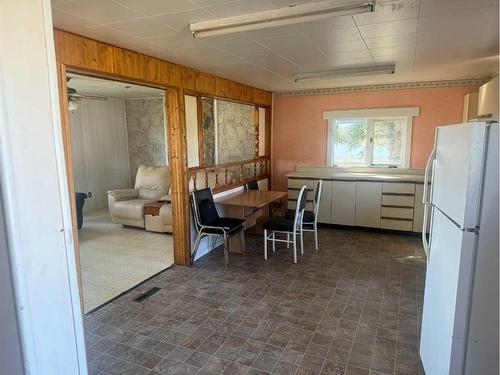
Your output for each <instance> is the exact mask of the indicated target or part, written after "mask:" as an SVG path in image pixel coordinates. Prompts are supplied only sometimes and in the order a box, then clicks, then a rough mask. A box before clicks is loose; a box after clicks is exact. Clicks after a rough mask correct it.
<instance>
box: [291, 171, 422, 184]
mask: <svg viewBox="0 0 500 375" xmlns="http://www.w3.org/2000/svg"><path fill="white" fill-rule="evenodd" d="M286 177H288V178H299V179H300V178H305V179H309V178H314V179H321V180H342V181H381V182H409V183H417V184H423V183H424V176H423V174H403V173H380V172H366V173H365V172H329V173H324V172H316V173H314V172H290V173H287V174H286Z"/></svg>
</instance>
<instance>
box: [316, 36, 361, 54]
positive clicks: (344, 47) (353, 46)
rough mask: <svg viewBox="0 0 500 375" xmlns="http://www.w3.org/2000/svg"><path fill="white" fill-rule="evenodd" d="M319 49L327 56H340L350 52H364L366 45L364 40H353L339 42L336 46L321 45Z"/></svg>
mask: <svg viewBox="0 0 500 375" xmlns="http://www.w3.org/2000/svg"><path fill="white" fill-rule="evenodd" d="M319 48H320V49H321V51H322V52H323V53H324V54H325V55H330V54H338V53H344V52H350V51H364V50H366V49H367V48H366V44H365V42H364V41H363V40H352V41H349V42H339V43H334V44H325V45H320V46H319Z"/></svg>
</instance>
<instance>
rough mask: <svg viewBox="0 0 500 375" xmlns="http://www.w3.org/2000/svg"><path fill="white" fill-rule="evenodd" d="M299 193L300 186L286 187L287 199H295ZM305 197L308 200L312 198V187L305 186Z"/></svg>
mask: <svg viewBox="0 0 500 375" xmlns="http://www.w3.org/2000/svg"><path fill="white" fill-rule="evenodd" d="M299 193H300V188H297V189H293V188H292V189H290V188H288V199H295V200H296V199H297V198H298V197H299ZM306 194H307V196H306V199H307V200H308V201H309V200H310V201H312V200H313V199H314V194H313V189H309V188H307V190H306Z"/></svg>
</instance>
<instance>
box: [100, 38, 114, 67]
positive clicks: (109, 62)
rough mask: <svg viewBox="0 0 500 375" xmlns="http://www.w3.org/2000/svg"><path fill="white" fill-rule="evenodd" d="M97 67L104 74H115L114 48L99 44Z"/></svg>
mask: <svg viewBox="0 0 500 375" xmlns="http://www.w3.org/2000/svg"><path fill="white" fill-rule="evenodd" d="M97 66H98V69H99V71H101V72H103V73H108V74H113V73H114V72H115V68H114V64H113V47H111V46H110V45H109V44H105V43H98V44H97Z"/></svg>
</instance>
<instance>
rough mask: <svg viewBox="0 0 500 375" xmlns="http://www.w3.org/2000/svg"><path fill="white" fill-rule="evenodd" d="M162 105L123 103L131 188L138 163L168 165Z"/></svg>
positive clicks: (139, 101)
mask: <svg viewBox="0 0 500 375" xmlns="http://www.w3.org/2000/svg"><path fill="white" fill-rule="evenodd" d="M163 103H164V102H163V99H127V100H125V113H126V116H127V133H128V153H129V163H130V177H131V179H132V185H134V182H135V175H136V173H137V168H138V167H139V165H140V164H145V165H148V166H149V165H167V150H166V147H165V145H166V135H165V128H166V120H165V119H164V104H163Z"/></svg>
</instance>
